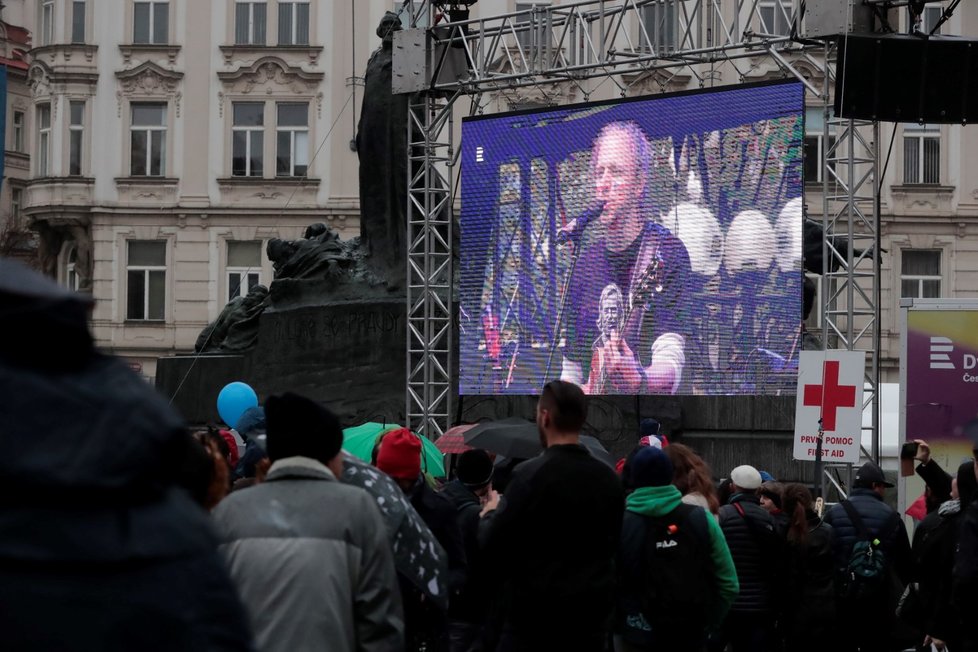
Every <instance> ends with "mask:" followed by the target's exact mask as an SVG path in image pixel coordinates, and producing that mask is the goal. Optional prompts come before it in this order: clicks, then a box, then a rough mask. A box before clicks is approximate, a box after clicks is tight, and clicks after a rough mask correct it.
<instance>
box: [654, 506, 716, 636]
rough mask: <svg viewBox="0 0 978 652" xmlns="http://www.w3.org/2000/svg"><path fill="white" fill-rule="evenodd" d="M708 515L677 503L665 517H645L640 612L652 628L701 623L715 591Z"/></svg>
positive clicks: (702, 510) (697, 508)
mask: <svg viewBox="0 0 978 652" xmlns="http://www.w3.org/2000/svg"><path fill="white" fill-rule="evenodd" d="M708 518H710V516H709V515H708V514H707V513H706V510H704V509H703V508H702V507H696V506H694V505H686V504H680V505H679V506H678V507H676V509H674V510H672V511H671V512H669V513H668V514H665V515H663V516H645V517H644V519H645V525H646V530H645V551H644V554H645V559H644V565H645V571H644V572H645V577H644V580H645V581H644V582H643V585H644V587H645V590H644V592H643V593H642V599H641V606H642V614H643V615H644V616H645V619H646V620H647V621H648V623H649V624H650V625H652V627H653V629H655V627H656V626H659V627H670V628H674V627H676V625H677V624H679V623H683V624H688V623H696V624H700V625H702V624H705V622H706V619H707V616H708V612H709V607H710V606H711V604H712V602H713V595H714V594H715V593H716V577H715V575H716V573H715V570H714V568H713V557H712V554H711V553H712V544H711V542H710V533H709V530H708V528H709V524H708V523H707V522H706V519H708Z"/></svg>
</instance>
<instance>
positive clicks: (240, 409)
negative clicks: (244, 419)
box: [217, 381, 258, 428]
mask: <svg viewBox="0 0 978 652" xmlns="http://www.w3.org/2000/svg"><path fill="white" fill-rule="evenodd" d="M256 405H258V394H255V390H253V389H251V387H250V386H249V385H248V384H247V383H242V382H241V381H234V382H233V383H228V384H227V385H225V386H224V389H222V390H221V393H220V394H218V395H217V413H218V414H220V415H221V420H222V421H224V423H226V424H227V425H228V427H229V428H233V427H234V426H235V425H236V424H237V423H238V419H240V418H241V415H242V414H244V412H245V410H247V409H248V408H252V407H255V406H256Z"/></svg>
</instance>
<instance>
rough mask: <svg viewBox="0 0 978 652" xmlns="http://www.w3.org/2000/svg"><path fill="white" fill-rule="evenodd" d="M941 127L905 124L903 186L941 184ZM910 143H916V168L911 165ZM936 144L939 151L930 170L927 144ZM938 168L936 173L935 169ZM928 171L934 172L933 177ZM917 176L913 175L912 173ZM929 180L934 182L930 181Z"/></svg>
mask: <svg viewBox="0 0 978 652" xmlns="http://www.w3.org/2000/svg"><path fill="white" fill-rule="evenodd" d="M941 140H942V139H941V127H940V125H932V124H924V125H919V124H909V123H908V124H905V125H904V127H903V184H904V185H908V186H910V185H915V186H916V185H928V186H937V185H940V183H941V168H942V167H944V166H943V165H941V150H942V149H943V148H942V147H941V145H942V143H941ZM909 141H916V145H915V147H916V150H917V152H916V157H915V158H916V159H917V160H916V162H915V163H914V166H911V165H909V158H910V157H909V156H908V151H907V147H908V144H909ZM928 142H930V143H936V147H937V151H936V153H935V154H934V160H933V161H932V165H931V166H930V168H929V167H928V165H927V158H928V157H927V144H928ZM935 168H936V172H935V171H934V169H935ZM928 169H930V170H931V171H932V172H934V175H933V177H929V175H928ZM913 170H915V171H916V174H915V175H912V174H911V171H913ZM928 178H932V180H930V181H928Z"/></svg>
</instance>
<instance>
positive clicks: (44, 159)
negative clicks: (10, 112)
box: [36, 102, 51, 177]
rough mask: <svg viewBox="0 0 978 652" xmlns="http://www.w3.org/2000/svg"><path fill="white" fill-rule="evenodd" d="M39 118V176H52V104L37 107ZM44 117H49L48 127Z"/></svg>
mask: <svg viewBox="0 0 978 652" xmlns="http://www.w3.org/2000/svg"><path fill="white" fill-rule="evenodd" d="M36 109H37V110H36V116H37V168H36V170H37V176H39V177H47V176H49V175H50V174H51V102H40V103H38V104H37V105H36ZM42 116H47V126H45V124H44V123H45V121H44V120H43V119H42Z"/></svg>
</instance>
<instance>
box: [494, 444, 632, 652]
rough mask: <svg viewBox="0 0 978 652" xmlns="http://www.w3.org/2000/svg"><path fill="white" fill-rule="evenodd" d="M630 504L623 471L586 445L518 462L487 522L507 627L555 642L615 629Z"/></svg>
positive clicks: (553, 448)
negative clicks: (618, 567) (620, 554)
mask: <svg viewBox="0 0 978 652" xmlns="http://www.w3.org/2000/svg"><path fill="white" fill-rule="evenodd" d="M624 509H625V496H624V492H623V491H622V488H621V483H620V482H619V480H618V477H617V476H616V475H615V472H614V471H612V470H611V469H610V468H608V467H607V466H606V465H605V464H604V463H603V462H599V461H598V460H596V459H594V458H593V457H592V456H591V454H590V453H588V451H587V449H586V448H584V447H583V446H578V445H572V444H571V445H560V446H551V447H549V448H548V449H547V450H546V451H545V452H544V453H543V454H542V455H540V456H539V457H535V458H533V459H531V460H528V461H526V462H524V463H522V464H520V465H519V466H517V467H516V469H515V470H514V471H513V477H512V480H511V481H510V484H509V487H508V488H507V491H506V495H505V496H504V497H503V501H502V503H501V506H500V509H498V510H496V511H495V512H492V513H491V514H492V515H491V516H490V517H489V518H488V519H487V520H486V519H484V525H485V526H486V532H485V555H486V559H488V560H491V563H492V569H493V578H494V580H495V581H497V582H499V583H501V587H500V588H501V591H502V593H501V604H502V605H503V611H504V613H503V620H504V624H503V627H504V629H508V630H511V631H512V632H514V634H515V635H517V636H520V637H535V638H539V639H547V638H548V637H549V639H550V640H554V637H558V636H560V637H563V638H565V639H566V638H569V637H574V636H576V635H578V634H580V635H582V636H584V637H592V636H593V635H595V634H596V633H598V634H600V633H601V632H603V631H607V630H608V628H609V627H610V624H611V617H612V612H613V608H614V591H615V564H614V559H615V555H616V553H617V550H618V540H619V537H620V535H621V523H622V514H623V512H624ZM554 649H555V648H554Z"/></svg>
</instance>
